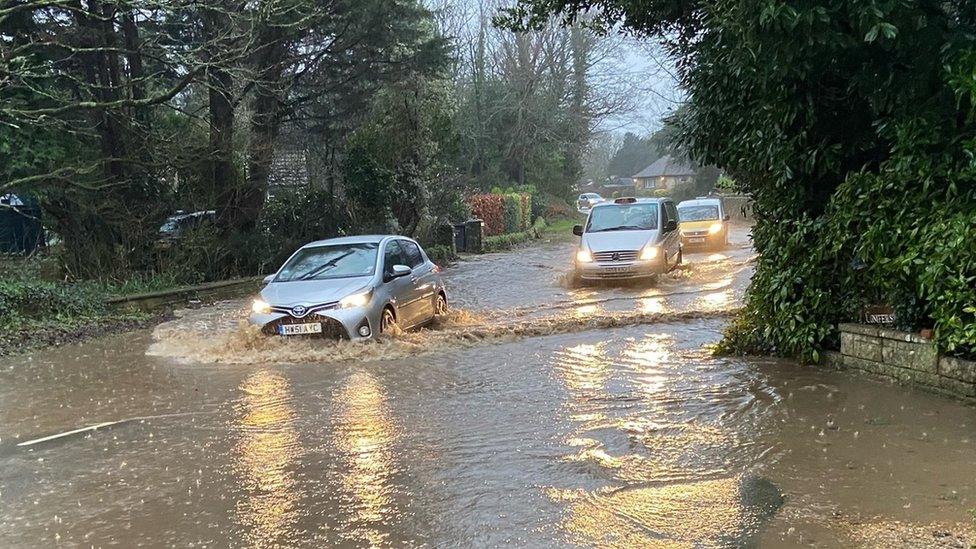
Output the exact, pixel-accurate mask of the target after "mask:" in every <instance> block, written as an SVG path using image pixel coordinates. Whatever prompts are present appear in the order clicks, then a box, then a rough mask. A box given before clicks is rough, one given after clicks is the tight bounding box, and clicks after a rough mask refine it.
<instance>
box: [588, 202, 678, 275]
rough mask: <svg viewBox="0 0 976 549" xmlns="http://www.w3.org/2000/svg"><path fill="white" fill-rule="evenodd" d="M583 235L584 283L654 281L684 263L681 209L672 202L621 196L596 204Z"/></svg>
mask: <svg viewBox="0 0 976 549" xmlns="http://www.w3.org/2000/svg"><path fill="white" fill-rule="evenodd" d="M573 234H575V235H577V236H579V237H580V243H579V248H578V249H577V251H576V260H575V277H576V278H577V279H579V280H583V281H586V280H608V279H634V278H648V277H655V276H657V275H659V274H662V273H666V272H668V271H670V270H671V269H673V268H674V267H675V266H676V265H678V264H679V263H681V255H682V254H681V239H680V238H679V236H678V211H677V208H675V205H674V202H673V201H672V200H671V199H669V198H618V199H615V200H614V201H612V202H603V203H601V204H597V205H595V206H593V209H592V210H590V214H589V216H587V219H586V225H585V226H584V225H577V226H575V227H573Z"/></svg>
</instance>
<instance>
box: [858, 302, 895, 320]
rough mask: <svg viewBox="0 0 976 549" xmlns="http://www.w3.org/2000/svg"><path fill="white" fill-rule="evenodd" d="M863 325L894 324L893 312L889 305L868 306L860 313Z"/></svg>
mask: <svg viewBox="0 0 976 549" xmlns="http://www.w3.org/2000/svg"><path fill="white" fill-rule="evenodd" d="M861 317H862V319H863V321H864V323H865V324H894V323H895V310H894V308H893V307H891V306H890V305H868V306H866V307H864V309H863V310H862V311H861Z"/></svg>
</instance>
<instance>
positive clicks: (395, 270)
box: [386, 265, 413, 282]
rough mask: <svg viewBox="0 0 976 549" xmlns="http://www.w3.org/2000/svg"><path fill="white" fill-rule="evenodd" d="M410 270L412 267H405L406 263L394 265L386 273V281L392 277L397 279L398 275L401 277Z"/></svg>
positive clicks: (410, 271) (411, 270)
mask: <svg viewBox="0 0 976 549" xmlns="http://www.w3.org/2000/svg"><path fill="white" fill-rule="evenodd" d="M412 272H413V269H411V268H410V267H407V266H406V265H394V266H393V267H392V268H391V269H390V272H388V273H386V281H387V282H389V281H391V280H394V279H397V278H400V277H403V276H407V275H408V274H410V273H412Z"/></svg>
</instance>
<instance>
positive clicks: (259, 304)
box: [251, 299, 271, 315]
mask: <svg viewBox="0 0 976 549" xmlns="http://www.w3.org/2000/svg"><path fill="white" fill-rule="evenodd" d="M251 310H252V311H254V312H255V313H257V314H259V315H266V314H268V313H270V312H271V305H268V302H266V301H264V300H261V299H255V300H254V302H253V303H251Z"/></svg>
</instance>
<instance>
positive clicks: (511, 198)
mask: <svg viewBox="0 0 976 549" xmlns="http://www.w3.org/2000/svg"><path fill="white" fill-rule="evenodd" d="M503 196H504V198H505V202H504V203H503V205H502V219H503V220H504V222H505V232H506V233H517V232H519V231H521V230H522V202H521V199H520V198H519V195H517V194H514V193H509V194H505V195H503Z"/></svg>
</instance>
